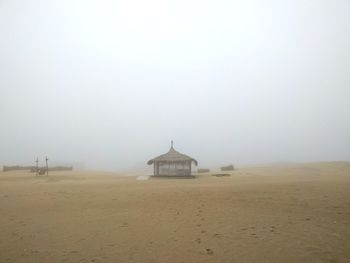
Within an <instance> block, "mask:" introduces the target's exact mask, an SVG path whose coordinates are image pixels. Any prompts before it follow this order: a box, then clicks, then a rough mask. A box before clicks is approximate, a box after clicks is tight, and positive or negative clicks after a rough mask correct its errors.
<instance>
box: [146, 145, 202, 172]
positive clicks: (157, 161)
mask: <svg viewBox="0 0 350 263" xmlns="http://www.w3.org/2000/svg"><path fill="white" fill-rule="evenodd" d="M192 162H193V163H194V164H195V165H198V162H197V161H196V160H195V159H194V158H192V157H189V156H187V155H185V154H182V153H179V152H177V151H176V150H175V149H174V146H173V141H171V147H170V150H169V151H168V152H167V153H165V154H162V155H160V156H158V157H156V158H153V159H152V160H149V161H148V162H147V164H148V165H151V164H153V175H154V176H164V177H173V176H177V177H187V178H190V177H192V174H191V165H192Z"/></svg>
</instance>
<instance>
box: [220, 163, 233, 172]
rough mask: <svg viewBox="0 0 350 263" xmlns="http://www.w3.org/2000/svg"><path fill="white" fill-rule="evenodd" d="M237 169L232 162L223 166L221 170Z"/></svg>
mask: <svg viewBox="0 0 350 263" xmlns="http://www.w3.org/2000/svg"><path fill="white" fill-rule="evenodd" d="M234 169H235V167H234V166H233V165H232V164H231V165H228V166H223V167H221V171H233V170H234Z"/></svg>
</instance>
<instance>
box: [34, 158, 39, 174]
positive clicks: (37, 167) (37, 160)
mask: <svg viewBox="0 0 350 263" xmlns="http://www.w3.org/2000/svg"><path fill="white" fill-rule="evenodd" d="M35 162H36V169H35V175H36V176H38V172H39V158H38V157H36V161H35Z"/></svg>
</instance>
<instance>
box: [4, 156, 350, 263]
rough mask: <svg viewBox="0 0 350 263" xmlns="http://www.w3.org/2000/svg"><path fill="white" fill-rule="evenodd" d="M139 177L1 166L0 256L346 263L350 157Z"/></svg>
mask: <svg viewBox="0 0 350 263" xmlns="http://www.w3.org/2000/svg"><path fill="white" fill-rule="evenodd" d="M130 175H132V173H131V174H130ZM136 178H137V177H136V176H122V175H118V174H114V173H99V172H77V171H73V172H52V173H51V174H50V176H49V177H48V178H47V177H43V176H42V177H35V176H33V174H30V173H27V172H7V173H2V172H0V262H350V163H345V162H342V163H341V162H338V163H337V162H334V163H313V164H300V165H289V166H271V167H255V168H242V169H238V170H236V171H234V172H232V173H231V176H229V177H212V176H210V175H209V174H203V175H199V177H198V178H197V179H188V180H181V179H170V180H169V179H154V178H151V179H149V180H136Z"/></svg>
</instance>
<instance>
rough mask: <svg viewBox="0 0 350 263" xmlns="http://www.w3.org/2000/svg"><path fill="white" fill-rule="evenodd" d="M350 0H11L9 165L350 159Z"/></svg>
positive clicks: (3, 158) (5, 38)
mask: <svg viewBox="0 0 350 263" xmlns="http://www.w3.org/2000/svg"><path fill="white" fill-rule="evenodd" d="M349 14H350V1H347V0H343V1H341V0H337V1H334V0H333V1H331V0H328V1H326V0H318V1H316V0H309V1H301V0H294V1H277V0H266V1H258V0H255V1H253V0H245V1H243V0H240V1H220V0H219V1H193V0H186V1H184V0H180V1H179V0H177V1H175V0H174V1H167V0H164V1H161V0H151V1H141V0H123V1H111V0H110V1H107V0H99V1H97V0H96V1H91V0H88V1H87V0H85V1H82V0H81V1H71V0H70V1H68V0H64V1H52V0H42V1H34V0H32V1H24V0H22V1H20V0H0V121H1V122H0V123H1V126H0V164H1V163H3V164H30V163H32V162H33V160H34V159H35V158H36V156H39V157H40V158H43V157H44V156H45V155H48V156H49V157H50V159H51V160H53V161H56V162H82V163H84V164H85V166H86V167H91V168H99V169H120V168H125V167H129V166H134V165H144V164H145V162H146V161H147V160H148V159H150V158H152V157H154V156H155V155H159V154H161V153H163V152H165V151H167V150H168V147H169V144H170V140H171V139H173V140H174V141H175V148H176V149H177V150H179V151H180V152H183V153H186V154H189V155H191V156H193V157H195V158H196V159H198V161H199V163H200V166H211V165H221V164H228V163H234V164H237V165H242V164H255V163H267V162H279V161H291V162H294V161H323V160H350V103H349V101H350V74H349V73H350V16H349Z"/></svg>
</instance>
